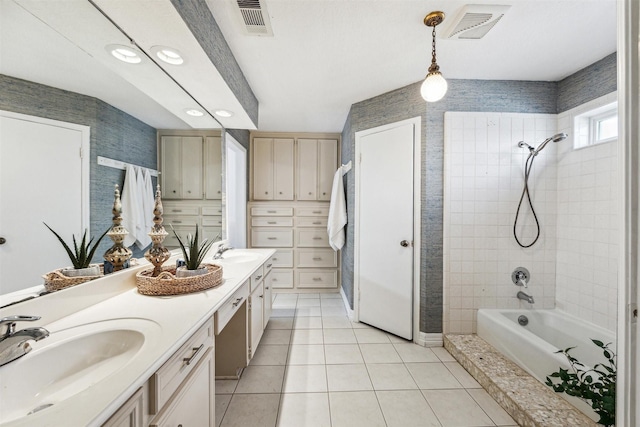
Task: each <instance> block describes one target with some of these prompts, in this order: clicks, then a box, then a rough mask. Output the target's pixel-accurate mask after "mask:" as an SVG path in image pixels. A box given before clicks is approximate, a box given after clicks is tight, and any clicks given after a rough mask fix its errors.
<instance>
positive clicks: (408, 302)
mask: <svg viewBox="0 0 640 427" xmlns="http://www.w3.org/2000/svg"><path fill="white" fill-rule="evenodd" d="M413 144H414V124H413V123H408V124H402V125H399V126H398V127H392V128H387V129H386V130H383V131H380V132H375V133H370V134H366V133H365V135H363V136H361V137H359V138H358V139H357V140H356V153H358V151H359V153H360V159H359V164H358V168H357V169H356V174H357V175H356V206H357V207H356V209H357V214H356V217H357V220H358V223H357V224H356V238H357V241H356V248H355V252H356V257H357V261H356V265H357V271H356V275H357V276H356V279H355V280H356V286H358V290H359V320H360V321H362V322H364V323H367V324H370V325H372V326H375V327H377V328H380V329H383V330H385V331H388V332H391V333H393V334H395V335H398V336H401V337H403V338H406V339H412V338H413V277H414V270H413V258H414V257H413V232H414V231H413V227H414V217H413V215H414V209H413V203H414V194H413V192H414V175H413V174H414V159H413V153H414V146H413Z"/></svg>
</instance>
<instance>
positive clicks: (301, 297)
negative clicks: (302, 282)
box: [298, 293, 320, 300]
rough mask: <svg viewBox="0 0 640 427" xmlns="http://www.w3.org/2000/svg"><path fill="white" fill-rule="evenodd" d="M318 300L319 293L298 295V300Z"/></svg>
mask: <svg viewBox="0 0 640 427" xmlns="http://www.w3.org/2000/svg"><path fill="white" fill-rule="evenodd" d="M308 298H320V294H319V293H308V294H298V299H299V300H301V299H308Z"/></svg>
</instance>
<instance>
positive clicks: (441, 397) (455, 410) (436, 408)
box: [422, 389, 494, 427]
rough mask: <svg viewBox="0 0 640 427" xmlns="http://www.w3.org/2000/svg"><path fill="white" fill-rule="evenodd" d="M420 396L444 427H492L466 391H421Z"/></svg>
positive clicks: (488, 419)
mask: <svg viewBox="0 0 640 427" xmlns="http://www.w3.org/2000/svg"><path fill="white" fill-rule="evenodd" d="M422 394H424V397H426V398H427V402H429V406H431V408H432V409H433V412H435V414H436V416H437V417H438V420H439V421H440V423H442V425H443V426H444V427H449V426H457V427H472V426H474V427H476V426H492V425H494V424H493V421H491V419H490V418H489V417H488V416H487V414H485V412H484V411H483V410H482V408H481V407H480V406H479V405H478V404H477V403H476V401H475V400H473V399H472V398H471V396H469V394H468V393H467V392H466V390H462V389H461V390H422Z"/></svg>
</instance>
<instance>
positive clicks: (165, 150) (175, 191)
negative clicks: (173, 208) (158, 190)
mask: <svg viewBox="0 0 640 427" xmlns="http://www.w3.org/2000/svg"><path fill="white" fill-rule="evenodd" d="M180 139H181V138H180V137H179V136H163V137H162V139H161V140H160V159H161V161H160V163H161V165H160V167H161V168H162V174H161V175H160V178H161V180H162V197H163V198H164V199H181V198H182V149H181V144H180Z"/></svg>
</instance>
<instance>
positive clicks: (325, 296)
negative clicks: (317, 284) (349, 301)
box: [320, 292, 342, 301]
mask: <svg viewBox="0 0 640 427" xmlns="http://www.w3.org/2000/svg"><path fill="white" fill-rule="evenodd" d="M320 299H322V300H325V299H339V300H341V301H342V295H340V292H330V293H324V294H320Z"/></svg>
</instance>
